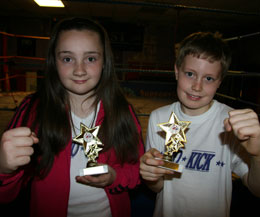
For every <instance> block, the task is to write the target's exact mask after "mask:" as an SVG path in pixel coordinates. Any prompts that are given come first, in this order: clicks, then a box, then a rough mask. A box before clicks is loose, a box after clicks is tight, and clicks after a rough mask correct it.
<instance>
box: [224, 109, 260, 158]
mask: <svg viewBox="0 0 260 217" xmlns="http://www.w3.org/2000/svg"><path fill="white" fill-rule="evenodd" d="M224 126H225V129H226V130H227V131H233V132H234V134H235V136H236V137H237V138H238V139H239V140H240V141H241V144H242V145H243V146H244V148H245V149H246V150H247V152H248V153H249V154H251V155H252V156H255V157H259V158H260V125H259V120H258V117H257V114H256V113H255V112H254V111H253V110H251V109H241V110H233V111H230V112H229V118H226V119H225V120H224Z"/></svg>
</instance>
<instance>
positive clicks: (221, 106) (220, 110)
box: [214, 100, 233, 114]
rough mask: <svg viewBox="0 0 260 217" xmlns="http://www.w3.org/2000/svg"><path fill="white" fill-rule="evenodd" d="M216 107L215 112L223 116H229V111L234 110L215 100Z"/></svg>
mask: <svg viewBox="0 0 260 217" xmlns="http://www.w3.org/2000/svg"><path fill="white" fill-rule="evenodd" d="M214 107H215V112H218V113H221V114H228V112H229V111H231V110H233V108H232V107H230V106H228V105H226V104H224V103H221V102H218V101H217V100H214Z"/></svg>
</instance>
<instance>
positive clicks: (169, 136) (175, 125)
mask: <svg viewBox="0 0 260 217" xmlns="http://www.w3.org/2000/svg"><path fill="white" fill-rule="evenodd" d="M190 123H191V122H190V121H180V120H179V119H178V118H177V116H176V115H175V114H174V112H172V114H171V116H170V119H169V121H168V122H166V123H161V124H158V126H159V127H160V128H161V129H162V130H163V131H165V133H166V137H165V147H166V153H165V154H167V155H170V156H172V154H173V152H177V151H179V149H180V148H183V147H184V143H186V142H187V140H186V135H185V130H186V129H187V127H188V126H189V125H190Z"/></svg>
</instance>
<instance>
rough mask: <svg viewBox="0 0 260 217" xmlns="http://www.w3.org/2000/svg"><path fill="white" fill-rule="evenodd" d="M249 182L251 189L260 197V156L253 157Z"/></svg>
mask: <svg viewBox="0 0 260 217" xmlns="http://www.w3.org/2000/svg"><path fill="white" fill-rule="evenodd" d="M247 184H248V188H249V189H250V191H251V192H252V193H253V194H254V195H256V196H257V197H260V157H251V162H250V170H249V173H248V179H247Z"/></svg>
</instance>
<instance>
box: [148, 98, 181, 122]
mask: <svg viewBox="0 0 260 217" xmlns="http://www.w3.org/2000/svg"><path fill="white" fill-rule="evenodd" d="M176 103H177V102H174V103H172V104H169V105H165V106H162V107H159V108H157V109H155V110H153V111H152V112H151V115H150V118H151V119H154V118H156V119H160V120H162V119H167V120H168V119H169V117H170V115H171V113H172V111H173V110H174V107H175V105H176Z"/></svg>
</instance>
